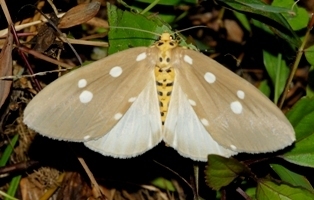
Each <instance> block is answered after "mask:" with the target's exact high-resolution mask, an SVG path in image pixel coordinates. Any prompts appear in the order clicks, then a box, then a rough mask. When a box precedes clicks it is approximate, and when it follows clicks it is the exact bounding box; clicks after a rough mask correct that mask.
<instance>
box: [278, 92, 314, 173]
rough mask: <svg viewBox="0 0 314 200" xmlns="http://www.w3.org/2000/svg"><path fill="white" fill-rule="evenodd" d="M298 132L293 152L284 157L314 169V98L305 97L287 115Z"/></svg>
mask: <svg viewBox="0 0 314 200" xmlns="http://www.w3.org/2000/svg"><path fill="white" fill-rule="evenodd" d="M287 118H288V119H289V121H290V122H291V124H292V126H293V127H294V129H295V132H296V142H295V144H294V147H293V149H291V151H289V152H287V153H285V154H284V155H282V157H283V158H284V159H285V160H287V161H289V162H291V163H295V164H298V165H301V166H307V167H314V145H313V144H314V129H313V124H314V98H308V97H304V98H302V99H300V100H299V101H298V102H297V103H296V104H295V105H294V107H293V108H292V109H291V110H290V111H289V112H288V113H287Z"/></svg>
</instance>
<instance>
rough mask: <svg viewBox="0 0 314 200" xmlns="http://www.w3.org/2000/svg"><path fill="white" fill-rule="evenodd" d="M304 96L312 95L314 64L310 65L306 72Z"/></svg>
mask: <svg viewBox="0 0 314 200" xmlns="http://www.w3.org/2000/svg"><path fill="white" fill-rule="evenodd" d="M306 96H307V97H314V65H312V66H311V68H310V71H309V74H308V83H307V86H306Z"/></svg>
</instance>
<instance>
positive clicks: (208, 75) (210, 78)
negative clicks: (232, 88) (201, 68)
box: [204, 72, 216, 83]
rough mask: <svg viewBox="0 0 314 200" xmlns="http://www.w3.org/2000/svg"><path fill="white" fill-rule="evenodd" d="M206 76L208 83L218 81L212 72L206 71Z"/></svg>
mask: <svg viewBox="0 0 314 200" xmlns="http://www.w3.org/2000/svg"><path fill="white" fill-rule="evenodd" d="M204 78H205V80H206V81H207V83H214V82H215V81H216V76H215V75H214V74H213V73H210V72H206V74H205V75H204Z"/></svg>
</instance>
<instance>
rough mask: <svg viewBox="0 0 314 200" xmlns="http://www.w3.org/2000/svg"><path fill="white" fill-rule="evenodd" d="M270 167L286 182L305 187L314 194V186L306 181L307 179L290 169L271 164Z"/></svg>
mask: <svg viewBox="0 0 314 200" xmlns="http://www.w3.org/2000/svg"><path fill="white" fill-rule="evenodd" d="M270 166H271V168H272V169H273V170H274V171H275V172H276V173H277V175H278V176H279V177H280V179H281V180H283V181H284V182H286V183H289V184H290V185H293V186H299V187H303V188H305V189H307V190H309V191H311V192H314V190H313V187H312V185H311V184H310V182H309V181H308V180H307V179H306V177H304V176H302V175H300V174H297V173H295V172H293V171H290V170H289V169H287V168H285V167H283V166H281V165H278V164H271V165H270Z"/></svg>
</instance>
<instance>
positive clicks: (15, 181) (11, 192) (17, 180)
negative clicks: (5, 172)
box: [5, 175, 22, 200]
mask: <svg viewBox="0 0 314 200" xmlns="http://www.w3.org/2000/svg"><path fill="white" fill-rule="evenodd" d="M21 178H22V176H21V175H18V176H15V177H13V178H12V180H11V182H10V186H9V189H8V191H7V194H8V195H9V196H12V197H14V196H15V194H16V192H17V189H18V187H19V184H20V180H21ZM5 200H11V198H9V197H6V198H5Z"/></svg>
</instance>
